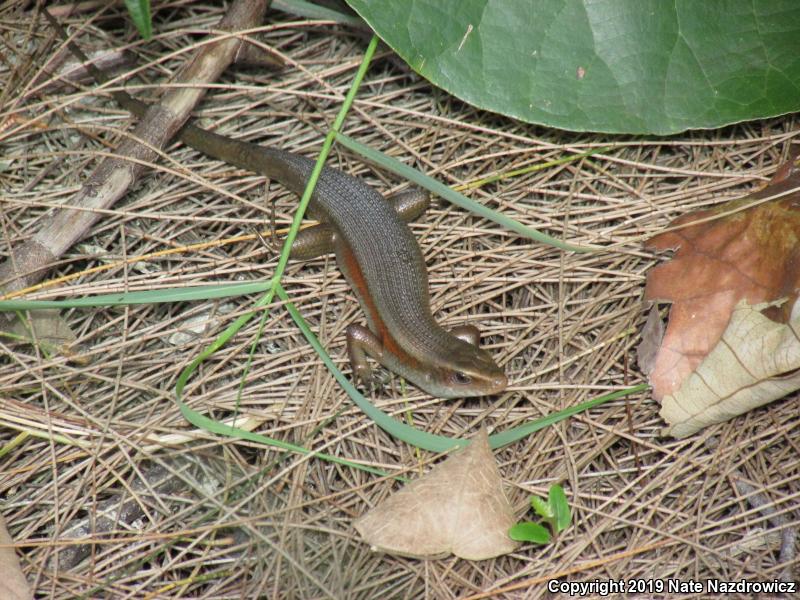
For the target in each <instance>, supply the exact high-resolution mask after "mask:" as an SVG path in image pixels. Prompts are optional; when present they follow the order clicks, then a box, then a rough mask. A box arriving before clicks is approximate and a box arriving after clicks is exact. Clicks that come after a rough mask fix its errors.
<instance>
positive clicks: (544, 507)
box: [531, 496, 555, 521]
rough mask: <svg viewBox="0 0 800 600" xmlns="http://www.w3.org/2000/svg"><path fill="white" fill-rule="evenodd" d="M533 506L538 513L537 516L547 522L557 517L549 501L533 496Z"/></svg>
mask: <svg viewBox="0 0 800 600" xmlns="http://www.w3.org/2000/svg"><path fill="white" fill-rule="evenodd" d="M531 506H532V507H533V510H535V511H536V514H537V515H539V516H540V517H542V518H543V519H545V520H547V521H550V520H551V519H552V518H553V517H554V516H555V514H554V513H553V509H552V507H551V506H550V503H549V502H547V500H543V499H541V498H539V496H531Z"/></svg>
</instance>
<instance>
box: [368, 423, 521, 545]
mask: <svg viewBox="0 0 800 600" xmlns="http://www.w3.org/2000/svg"><path fill="white" fill-rule="evenodd" d="M513 524H514V513H513V512H512V510H511V505H510V504H509V503H508V499H507V498H506V496H505V494H504V493H503V481H502V479H501V478H500V472H499V471H498V469H497V464H496V463H495V460H494V456H493V454H492V450H491V448H490V447H489V436H488V434H487V433H486V430H485V429H482V430H481V431H480V432H479V433H478V435H476V436H475V437H474V438H473V440H472V442H471V443H470V445H469V446H467V447H466V448H464V449H463V450H460V451H458V452H457V453H456V454H454V455H453V456H450V457H448V458H447V460H445V461H444V462H443V463H441V464H439V465H437V466H435V467H434V468H433V469H432V470H431V472H430V473H428V474H427V475H425V476H423V477H421V478H419V479H417V480H415V481H412V482H411V483H409V484H408V485H406V486H405V487H404V488H403V489H401V490H400V491H398V492H396V493H395V494H393V495H391V496H390V497H389V498H387V499H386V500H385V501H383V502H382V503H381V504H379V505H378V506H376V507H375V508H373V509H372V510H370V511H369V512H368V513H366V514H365V515H363V516H362V517H360V518H359V519H358V520H356V522H355V523H354V525H355V528H356V529H357V530H358V532H359V533H360V534H361V537H363V538H364V540H365V541H366V542H367V543H368V544H370V545H372V546H373V547H376V548H377V549H380V550H383V551H384V552H388V553H390V554H399V555H402V556H411V557H413V558H443V557H445V556H447V555H449V554H455V555H456V556H459V557H461V558H466V559H468V560H483V559H487V558H493V557H495V556H500V555H501V554H508V553H509V552H512V551H513V550H514V549H515V548H516V547H517V543H516V542H514V541H513V540H512V539H511V538H509V537H508V529H509V528H510V527H511V526H512V525H513Z"/></svg>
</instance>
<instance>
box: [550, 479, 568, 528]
mask: <svg viewBox="0 0 800 600" xmlns="http://www.w3.org/2000/svg"><path fill="white" fill-rule="evenodd" d="M548 504H549V506H550V508H551V509H552V511H553V514H554V516H555V519H554V522H553V523H551V525H555V532H559V531H564V530H565V529H566V528H567V527H569V522H570V520H571V519H572V515H571V514H570V510H569V503H568V502H567V495H566V494H565V493H564V489H563V488H562V487H561V486H560V485H554V486H551V487H550V493H549V495H548Z"/></svg>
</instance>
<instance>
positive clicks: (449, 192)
mask: <svg viewBox="0 0 800 600" xmlns="http://www.w3.org/2000/svg"><path fill="white" fill-rule="evenodd" d="M336 141H337V142H339V143H340V144H342V145H343V146H345V147H346V148H349V149H350V150H353V151H354V152H357V153H358V154H360V155H361V156H363V157H365V158H366V159H368V160H370V161H372V162H373V163H375V164H376V165H379V166H381V167H383V168H384V169H387V170H389V171H392V172H393V173H396V174H397V175H400V177H403V178H405V179H408V180H409V181H413V182H414V183H416V184H417V185H418V186H420V187H423V188H425V189H426V190H428V191H430V192H432V193H434V194H436V195H437V196H441V197H442V198H444V199H445V200H447V201H448V202H452V203H453V204H455V205H457V206H460V207H461V208H463V209H465V210H469V211H471V212H474V213H475V214H476V215H478V216H481V217H484V218H486V219H489V220H490V221H494V222H495V223H497V224H498V225H501V226H502V227H505V228H506V229H509V230H511V231H514V232H516V233H518V234H520V235H521V236H524V237H527V238H530V239H532V240H536V241H537V242H542V243H545V244H549V245H551V246H555V247H556V248H561V249H562V250H569V251H572V252H597V251H599V250H601V249H600V248H595V247H592V246H578V245H575V244H569V243H567V242H562V241H561V240H558V239H556V238H554V237H551V236H549V235H547V234H544V233H542V232H541V231H537V230H536V229H533V228H531V227H527V226H526V225H523V224H522V223H520V222H519V221H515V220H514V219H511V218H509V217H507V216H505V215H504V214H502V213H499V212H497V211H494V210H492V209H491V208H487V207H486V206H484V205H483V204H480V203H479V202H475V201H474V200H470V199H469V198H467V197H466V196H464V195H463V194H460V193H458V192H457V191H455V190H454V189H452V188H450V187H448V186H446V185H444V184H443V183H441V182H439V181H437V180H435V179H433V178H432V177H429V176H428V175H425V174H424V173H422V172H421V171H418V170H417V169H414V168H413V167H410V166H408V165H406V164H404V163H401V162H400V161H399V160H397V159H395V158H392V157H391V156H387V155H386V154H383V153H382V152H378V151H377V150H375V149H373V148H370V147H369V146H365V145H364V144H362V143H360V142H357V141H355V140H354V139H352V138H350V137H348V136H346V135H344V134H342V133H337V134H336Z"/></svg>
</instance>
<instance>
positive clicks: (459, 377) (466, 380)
mask: <svg viewBox="0 0 800 600" xmlns="http://www.w3.org/2000/svg"><path fill="white" fill-rule="evenodd" d="M453 381H455V382H456V383H457V384H458V385H469V384H470V383H472V378H471V377H470V376H469V375H466V374H465V373H462V372H461V371H455V372H454V373H453Z"/></svg>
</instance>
